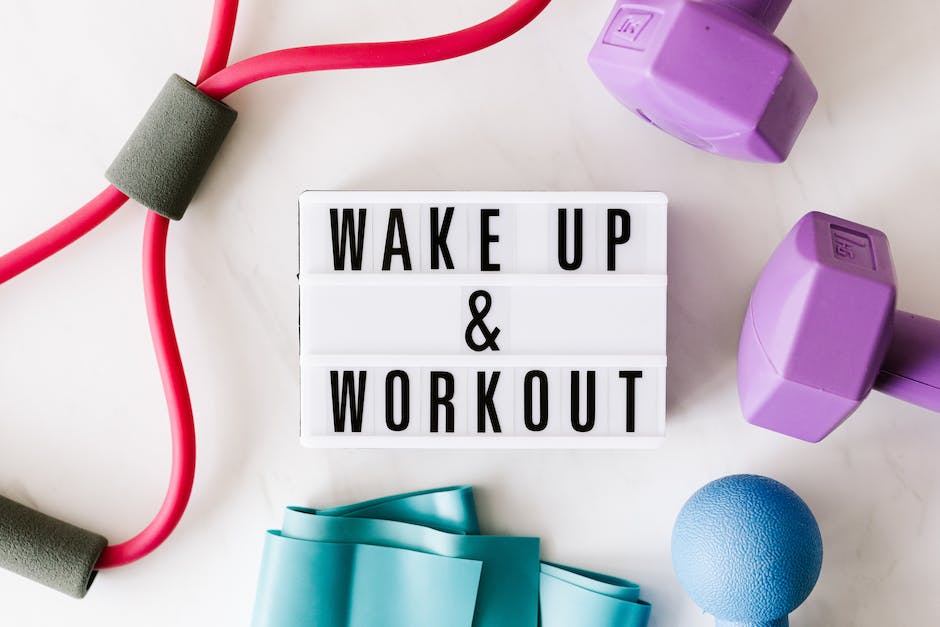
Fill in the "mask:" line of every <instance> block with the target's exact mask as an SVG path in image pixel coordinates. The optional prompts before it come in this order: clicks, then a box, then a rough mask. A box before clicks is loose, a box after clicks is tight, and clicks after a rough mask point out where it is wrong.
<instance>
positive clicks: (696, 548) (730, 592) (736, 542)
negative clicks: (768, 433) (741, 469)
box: [672, 475, 823, 627]
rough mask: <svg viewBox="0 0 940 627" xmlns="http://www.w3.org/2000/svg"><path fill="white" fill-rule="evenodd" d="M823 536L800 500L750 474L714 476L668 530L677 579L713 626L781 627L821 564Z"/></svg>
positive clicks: (780, 486) (810, 587)
mask: <svg viewBox="0 0 940 627" xmlns="http://www.w3.org/2000/svg"><path fill="white" fill-rule="evenodd" d="M822 555H823V547H822V536H821V535H820V533H819V526H818V525H817V524H816V519H815V518H814V517H813V513H812V512H811V511H810V509H809V507H807V506H806V503H804V502H803V500H802V499H801V498H800V497H799V496H797V495H796V493H795V492H793V491H792V490H790V489H789V488H788V487H786V486H785V485H783V484H781V483H778V482H777V481H774V480H773V479H768V478H767V477H759V476H756V475H735V476H731V477H725V478H724V479H719V480H717V481H713V482H711V483H709V484H708V485H706V486H705V487H703V488H702V489H700V490H699V491H698V492H696V493H695V494H693V495H692V497H691V498H690V499H689V500H688V501H687V502H686V504H685V506H683V508H682V511H681V512H679V516H678V518H677V519H676V524H675V527H674V528H673V532H672V562H673V567H674V568H675V571H676V576H677V577H678V578H679V583H680V584H682V587H683V588H685V591H686V592H687V593H688V594H689V596H690V597H692V600H693V601H695V603H696V605H698V606H699V607H701V608H702V609H703V610H704V611H705V612H707V613H709V614H711V615H712V616H714V617H715V619H716V624H717V625H718V627H786V625H788V624H789V620H788V618H787V616H788V615H789V614H790V612H792V611H793V610H795V609H796V608H797V607H799V606H800V605H801V604H802V603H803V601H805V600H806V598H807V597H808V596H809V593H810V592H812V590H813V587H814V586H815V585H816V581H817V579H818V578H819V572H820V569H821V568H822Z"/></svg>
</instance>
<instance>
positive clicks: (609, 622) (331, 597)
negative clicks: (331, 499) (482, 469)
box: [253, 487, 650, 627]
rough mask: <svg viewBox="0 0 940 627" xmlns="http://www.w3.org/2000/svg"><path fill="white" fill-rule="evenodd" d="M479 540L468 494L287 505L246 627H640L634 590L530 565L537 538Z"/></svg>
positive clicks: (619, 582) (642, 619)
mask: <svg viewBox="0 0 940 627" xmlns="http://www.w3.org/2000/svg"><path fill="white" fill-rule="evenodd" d="M479 534H480V528H479V523H478V520H477V514H476V506H475V504H474V500H473V491H472V489H471V488H469V487H454V488H442V489H439V490H429V491H425V492H413V493H410V494H403V495H397V496H391V497H387V498H383V499H378V500H374V501H367V502H365V503H359V504H356V505H349V506H345V507H337V508H334V509H326V510H313V509H305V508H299V507H291V508H288V510H287V512H286V514H285V517H284V525H283V529H282V530H280V531H269V532H268V536H267V541H266V544H265V550H264V560H263V563H262V566H261V578H260V581H259V583H258V593H257V597H256V600H255V612H254V620H253V625H254V627H298V626H301V627H302V626H308V625H309V626H311V627H313V626H316V627H375V626H376V625H382V626H383V627H506V626H507V625H511V626H512V627H537V626H538V625H541V626H542V627H570V626H571V625H578V626H579V627H646V625H647V622H648V621H649V615H650V606H649V604H647V603H644V602H643V601H641V600H640V599H639V595H640V588H639V586H637V585H636V584H634V583H632V582H629V581H626V580H623V579H617V578H615V577H608V576H605V575H600V574H597V573H592V572H588V571H584V570H577V569H573V568H568V567H565V566H560V565H557V564H549V563H547V562H540V561H539V540H538V538H514V537H498V536H484V535H479ZM540 615H541V617H540Z"/></svg>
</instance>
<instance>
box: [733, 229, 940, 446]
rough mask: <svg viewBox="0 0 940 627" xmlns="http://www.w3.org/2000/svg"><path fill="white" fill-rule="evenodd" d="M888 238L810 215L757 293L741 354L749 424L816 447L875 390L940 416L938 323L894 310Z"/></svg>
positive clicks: (791, 236)
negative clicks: (815, 444) (936, 412)
mask: <svg viewBox="0 0 940 627" xmlns="http://www.w3.org/2000/svg"><path fill="white" fill-rule="evenodd" d="M896 292H897V290H896V288H895V278H894V267H893V265H892V263H891V251H890V249H889V247H888V239H887V237H885V235H884V233H882V232H880V231H877V230H875V229H871V228H868V227H866V226H862V225H861V224H856V223H854V222H849V221H847V220H842V219H840V218H836V217H833V216H829V215H826V214H822V213H810V214H807V215H805V216H803V218H802V219H800V221H799V222H797V224H796V226H794V227H793V229H792V230H791V231H790V233H789V235H787V237H786V238H785V239H784V240H783V242H781V244H780V246H778V247H777V250H776V251H774V253H773V255H772V256H771V258H770V261H768V262H767V266H766V267H765V268H764V271H763V273H761V276H760V278H759V279H758V281H757V285H756V286H755V287H754V291H753V293H752V294H751V302H750V304H749V305H748V308H747V314H746V316H745V318H744V328H743V329H742V330H741V344H740V347H739V350H738V390H739V393H740V396H741V406H742V408H743V410H744V417H745V418H746V419H747V421H748V422H750V423H752V424H755V425H758V426H761V427H766V428H767V429H772V430H774V431H779V432H780V433H784V434H786V435H790V436H793V437H796V438H800V439H801V440H806V441H809V442H818V441H820V440H822V439H823V438H824V437H826V436H827V435H829V433H831V432H832V430H833V429H835V428H836V427H838V426H839V425H840V424H841V423H842V421H844V420H845V419H846V418H848V416H849V414H851V413H852V412H853V411H855V409H856V408H857V407H858V406H859V404H860V403H861V402H862V401H863V400H864V399H865V397H866V396H867V395H868V393H869V392H870V391H871V390H872V388H874V389H877V390H880V391H881V392H884V393H886V394H890V395H891V396H894V397H896V398H900V399H902V400H905V401H908V402H911V403H914V404H916V405H920V406H921V407H926V408H927V409H931V410H933V411H940V321H937V320H931V319H929V318H923V317H921V316H916V315H914V314H910V313H905V312H903V311H898V312H895V310H894V307H895V300H896Z"/></svg>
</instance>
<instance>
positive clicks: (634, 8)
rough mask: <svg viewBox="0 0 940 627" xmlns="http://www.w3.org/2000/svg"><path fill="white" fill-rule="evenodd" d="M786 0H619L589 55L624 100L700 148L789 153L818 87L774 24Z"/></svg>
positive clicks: (778, 157)
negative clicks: (776, 34)
mask: <svg viewBox="0 0 940 627" xmlns="http://www.w3.org/2000/svg"><path fill="white" fill-rule="evenodd" d="M789 6H790V0H638V1H635V2H631V1H628V0H618V1H617V3H616V4H615V5H614V10H613V12H612V13H611V15H610V18H609V19H608V20H607V23H606V24H605V26H604V30H603V31H602V32H601V35H600V37H599V38H598V40H597V43H596V44H595V45H594V48H593V50H592V51H591V55H590V57H589V62H590V64H591V67H592V68H593V69H594V72H595V73H596V74H597V76H598V77H599V78H600V79H601V81H602V82H603V83H604V85H606V87H607V89H608V90H610V92H611V93H613V95H614V96H615V97H616V98H617V100H619V101H620V102H621V103H622V104H623V105H624V106H626V107H627V108H629V109H630V110H631V111H634V112H635V113H636V114H637V115H639V116H640V117H641V118H643V119H645V120H646V121H648V122H650V123H651V124H654V125H655V126H657V127H659V128H660V129H662V130H664V131H666V132H667V133H669V134H670V135H673V136H675V137H678V138H679V139H681V140H683V141H685V142H687V143H689V144H691V145H693V146H695V147H697V148H701V149H703V150H707V151H710V152H714V153H718V154H721V155H725V156H726V157H733V158H735V159H743V160H746V161H770V162H781V161H784V160H785V159H786V158H787V155H789V154H790V150H791V149H792V148H793V144H794V143H795V142H796V138H797V136H799V134H800V131H801V130H802V129H803V125H804V124H805V123H806V119H807V118H808V117H809V114H810V111H812V109H813V106H814V105H815V104H816V98H817V93H816V88H815V87H814V86H813V82H812V80H810V78H809V75H808V74H807V73H806V70H805V69H804V68H803V66H802V64H801V63H800V61H799V59H797V58H796V55H794V54H793V51H792V50H790V49H789V48H788V47H787V46H786V45H785V44H784V43H783V42H781V41H780V40H779V39H777V38H776V37H775V36H774V34H773V31H774V29H775V28H776V27H777V24H778V23H779V22H780V20H781V18H783V15H784V13H786V10H787V7H789Z"/></svg>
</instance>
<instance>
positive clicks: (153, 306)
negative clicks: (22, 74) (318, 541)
mask: <svg viewBox="0 0 940 627" xmlns="http://www.w3.org/2000/svg"><path fill="white" fill-rule="evenodd" d="M550 1H551V0H516V2H515V3H513V4H512V5H511V6H510V7H509V8H508V9H506V10H505V11H503V12H502V13H500V14H499V15H496V16H495V17H493V18H491V19H489V20H487V21H485V22H482V23H480V24H477V25H476V26H472V27H470V28H466V29H464V30H460V31H457V32H454V33H450V34H447V35H439V36H436V37H428V38H424V39H415V40H407V41H393V42H378V43H359V44H335V45H323V46H306V47H301V48H291V49H287V50H278V51H275V52H269V53H266V54H262V55H258V56H255V57H251V58H249V59H246V60H244V61H240V62H238V63H235V64H233V65H231V66H228V67H226V66H227V64H228V57H229V51H230V50H231V46H232V38H233V35H234V30H235V19H236V15H237V11H238V1H237V0H216V2H215V7H214V10H213V15H212V22H211V26H210V31H209V40H208V43H207V45H206V50H205V54H204V56H203V61H202V66H201V68H200V71H199V78H198V80H197V84H198V87H199V89H201V90H202V91H203V92H205V93H206V94H208V95H209V96H212V97H213V98H216V99H222V98H224V97H225V96H228V95H230V94H232V93H233V92H235V91H237V90H239V89H241V88H242V87H245V86H246V85H250V84H251V83H254V82H257V81H260V80H263V79H266V78H272V77H276V76H283V75H286V74H296V73H300V72H313V71H318V70H343V69H357V68H378V67H392V66H403V65H417V64H422V63H432V62H435V61H443V60H445V59H451V58H454V57H458V56H462V55H466V54H470V53H473V52H476V51H478V50H482V49H484V48H487V47H489V46H492V45H493V44H496V43H499V42H500V41H502V40H503V39H506V38H507V37H510V36H511V35H513V34H515V33H516V32H518V31H519V30H521V29H522V28H524V27H525V26H526V25H527V24H529V23H530V22H531V21H532V20H534V19H535V18H536V17H537V16H538V15H539V14H540V13H541V12H542V10H544V9H545V7H546V6H548V4H549V2H550ZM125 202H127V196H125V195H124V194H123V193H121V192H120V191H119V190H117V189H115V188H114V187H113V186H109V187H107V188H106V189H105V190H104V191H103V192H101V193H100V194H99V195H98V196H96V197H95V198H94V199H92V200H91V201H90V202H88V203H87V204H86V205H84V206H83V207H82V208H80V209H79V210H78V211H76V212H75V213H73V214H72V215H70V216H69V217H67V218H66V219H64V220H62V221H61V222H59V223H58V224H56V225H55V226H53V227H51V228H50V229H48V230H47V231H45V232H43V233H41V234H40V235H38V236H36V237H35V238H33V239H32V240H30V241H28V242H26V243H25V244H23V245H21V246H19V247H17V248H15V249H14V250H12V251H10V252H9V253H6V254H5V255H3V256H0V284H3V283H5V282H6V281H8V280H10V279H12V278H13V277H15V276H17V275H19V274H21V273H22V272H25V271H26V270H28V269H29V268H31V267H33V266H34V265H36V264H38V263H40V262H41V261H43V260H44V259H47V258H48V257H50V256H52V255H54V254H55V253H56V252H58V251H60V250H62V249H63V248H65V247H66V246H68V245H69V244H72V243H73V242H75V241H77V240H78V239H80V238H81V237H82V236H83V235H85V234H86V233H88V232H90V231H91V230H92V229H94V228H95V227H96V226H98V225H99V224H101V223H102V222H104V221H105V220H106V219H107V218H108V217H109V216H111V215H112V214H113V213H114V212H116V211H117V210H118V209H119V208H120V207H121V206H122V205H123V204H124V203H125ZM168 229H169V221H168V220H167V219H166V218H164V217H162V216H159V215H157V214H156V213H153V212H148V214H147V220H146V226H145V229H144V255H143V257H144V258H143V270H144V292H145V299H146V304H147V316H148V319H149V321H150V334H151V337H152V339H153V345H154V350H155V352H156V357H157V365H158V367H159V369H160V376H161V379H162V381H163V389H164V393H165V395H166V399H167V408H168V411H169V416H170V429H171V434H172V442H173V464H172V470H171V476H170V486H169V488H168V490H167V494H166V497H165V498H164V501H163V505H162V506H161V508H160V510H159V512H158V513H157V515H156V516H155V517H154V519H153V520H152V521H151V522H150V524H149V525H147V527H146V528H145V529H144V530H143V531H141V532H140V533H139V534H137V535H136V536H134V537H133V538H131V539H130V540H128V541H126V542H123V543H121V544H117V545H112V546H109V547H107V548H106V549H105V551H104V553H103V554H102V555H101V558H100V559H99V561H98V564H97V565H96V567H97V568H99V569H104V568H114V567H116V566H122V565H124V564H129V563H131V562H134V561H136V560H139V559H141V558H142V557H144V556H146V555H147V554H149V553H150V552H152V551H153V550H154V549H156V548H157V547H158V546H160V544H162V543H163V541H164V540H166V539H167V537H169V535H170V533H172V532H173V529H175V528H176V526H177V524H178V523H179V521H180V519H181V517H182V515H183V511H184V510H185V509H186V505H187V503H188V502H189V497H190V495H191V493H192V487H193V478H194V476H195V468H196V434H195V426H194V421H193V412H192V405H191V402H190V397H189V390H188V387H187V385H186V375H185V372H184V370H183V363H182V359H181V358H180V353H179V347H178V344H177V341H176V333H175V331H174V329H173V319H172V316H171V312H170V304H169V298H168V294H167V285H166V241H167V231H168Z"/></svg>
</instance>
